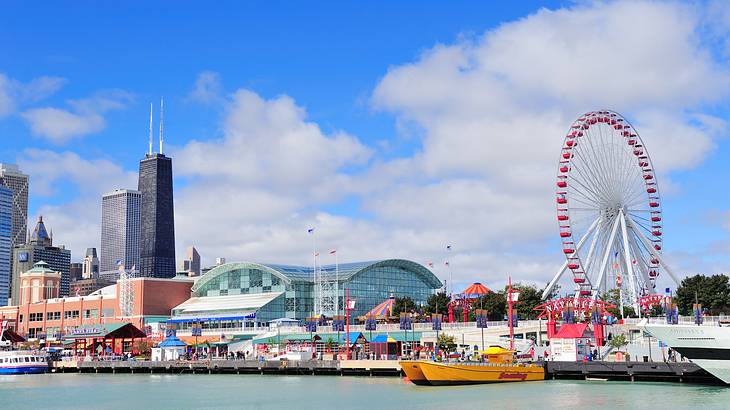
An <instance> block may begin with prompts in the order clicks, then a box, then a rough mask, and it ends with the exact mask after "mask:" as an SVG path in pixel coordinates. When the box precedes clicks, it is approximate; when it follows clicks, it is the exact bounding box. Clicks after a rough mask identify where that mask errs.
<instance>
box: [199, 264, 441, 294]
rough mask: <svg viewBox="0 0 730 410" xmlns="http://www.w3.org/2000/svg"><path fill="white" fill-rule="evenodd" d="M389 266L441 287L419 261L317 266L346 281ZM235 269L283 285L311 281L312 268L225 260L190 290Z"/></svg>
mask: <svg viewBox="0 0 730 410" xmlns="http://www.w3.org/2000/svg"><path fill="white" fill-rule="evenodd" d="M384 266H391V267H397V268H401V269H404V270H407V271H410V272H413V273H415V274H417V275H419V276H420V277H421V278H422V279H423V280H424V282H426V283H427V284H428V285H429V286H431V287H432V288H433V289H437V288H440V287H441V286H442V284H441V281H440V280H439V279H438V278H437V277H436V275H434V274H433V272H431V271H430V270H429V269H427V268H426V267H425V266H423V265H421V264H420V263H416V262H413V261H409V260H406V259H384V260H380V261H367V262H351V263H341V264H339V265H337V266H336V265H325V266H322V267H321V268H320V269H322V271H324V272H328V273H329V272H331V273H334V272H335V271H337V273H338V276H339V278H340V280H341V281H344V280H350V279H351V278H352V277H353V276H355V275H357V274H358V273H360V272H362V271H365V270H366V269H370V268H377V267H384ZM238 269H259V270H262V271H265V272H269V273H271V274H273V275H275V276H277V277H279V278H281V279H283V280H284V281H285V282H286V283H287V284H290V283H291V282H292V281H297V282H313V281H314V274H313V272H314V269H312V267H311V266H309V267H307V266H295V265H281V264H273V263H254V262H236V263H226V264H223V265H220V266H216V267H215V268H213V269H211V270H210V271H208V272H207V273H206V274H205V275H203V276H202V277H201V278H200V279H199V280H198V281H197V282H196V283H195V285H193V289H192V290H193V291H196V290H198V289H200V288H201V287H202V286H203V285H205V284H206V283H207V282H209V281H211V280H213V279H215V278H216V277H218V276H220V275H223V274H226V273H228V272H230V271H233V270H238Z"/></svg>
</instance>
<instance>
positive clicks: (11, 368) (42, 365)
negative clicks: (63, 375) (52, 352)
mask: <svg viewBox="0 0 730 410" xmlns="http://www.w3.org/2000/svg"><path fill="white" fill-rule="evenodd" d="M47 371H48V357H47V356H46V354H45V353H41V352H33V351H30V350H4V351H0V374H36V373H46V372H47Z"/></svg>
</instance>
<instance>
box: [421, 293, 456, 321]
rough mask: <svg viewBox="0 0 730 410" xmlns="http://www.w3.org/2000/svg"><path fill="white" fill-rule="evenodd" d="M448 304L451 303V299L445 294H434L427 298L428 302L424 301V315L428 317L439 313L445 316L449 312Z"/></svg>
mask: <svg viewBox="0 0 730 410" xmlns="http://www.w3.org/2000/svg"><path fill="white" fill-rule="evenodd" d="M449 302H451V299H449V296H448V295H447V294H446V292H439V293H435V294H433V295H431V296H429V297H428V300H427V301H426V303H427V305H426V313H427V314H429V315H430V314H433V313H441V314H443V315H445V314H447V313H448V311H449V310H448V305H449Z"/></svg>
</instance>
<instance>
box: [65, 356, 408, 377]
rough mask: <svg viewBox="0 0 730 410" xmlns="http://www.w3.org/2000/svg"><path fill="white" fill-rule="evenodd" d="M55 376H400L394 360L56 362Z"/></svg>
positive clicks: (398, 367)
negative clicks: (83, 374)
mask: <svg viewBox="0 0 730 410" xmlns="http://www.w3.org/2000/svg"><path fill="white" fill-rule="evenodd" d="M53 372H56V373H170V374H226V373H227V374H298V375H342V376H345V375H351V376H400V375H401V369H400V366H398V362H397V361H395V360H347V361H338V360H301V361H300V360H297V361H274V360H267V361H264V362H259V361H256V360H198V361H88V362H87V361H78V362H55V363H54V366H53Z"/></svg>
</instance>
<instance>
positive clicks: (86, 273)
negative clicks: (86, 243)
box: [81, 247, 139, 279]
mask: <svg viewBox="0 0 730 410" xmlns="http://www.w3.org/2000/svg"><path fill="white" fill-rule="evenodd" d="M137 254H138V255H139V247H137ZM81 277H82V278H84V279H96V278H98V277H99V258H97V257H96V248H86V256H84V261H83V262H82V267H81Z"/></svg>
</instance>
